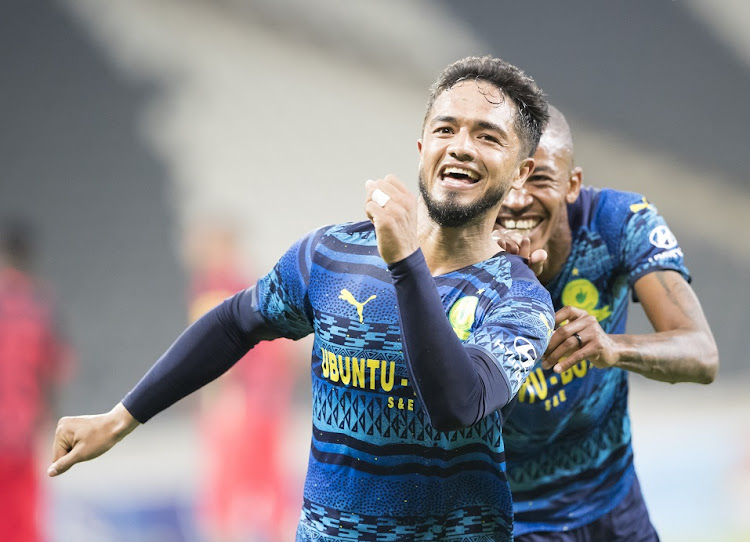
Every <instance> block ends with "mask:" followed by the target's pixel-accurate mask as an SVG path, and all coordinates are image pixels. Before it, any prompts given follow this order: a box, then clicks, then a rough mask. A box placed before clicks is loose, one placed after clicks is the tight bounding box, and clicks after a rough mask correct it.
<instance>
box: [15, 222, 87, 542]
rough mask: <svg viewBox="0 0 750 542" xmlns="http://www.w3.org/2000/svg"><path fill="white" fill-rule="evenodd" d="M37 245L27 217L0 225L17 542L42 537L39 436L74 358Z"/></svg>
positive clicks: (28, 541)
mask: <svg viewBox="0 0 750 542" xmlns="http://www.w3.org/2000/svg"><path fill="white" fill-rule="evenodd" d="M33 245H34V243H33V235H32V231H31V227H30V226H29V225H28V224H27V223H26V222H25V221H20V220H12V221H11V220H9V221H7V222H5V223H4V224H3V225H2V226H0V535H2V536H1V538H2V539H3V540H13V541H14V542H37V541H41V540H43V539H44V537H43V536H42V532H41V529H40V521H39V520H40V519H41V517H42V516H43V515H44V514H43V513H42V512H43V510H42V507H41V502H40V501H41V499H40V487H39V475H38V466H39V464H38V458H37V453H36V452H37V450H38V438H39V436H40V435H39V433H40V429H42V426H44V425H45V422H46V423H47V424H48V423H49V421H50V409H51V407H52V403H53V398H54V395H55V392H56V391H58V389H59V387H60V386H61V385H62V384H63V383H64V381H65V379H66V378H67V377H68V375H69V374H70V370H71V368H72V363H73V361H72V359H73V358H72V348H71V347H70V346H69V344H68V341H67V340H66V339H65V337H64V334H63V333H62V332H61V326H60V319H59V318H58V312H57V307H56V303H55V301H54V296H53V295H52V291H51V289H50V287H49V286H48V285H46V284H44V283H42V281H41V280H40V279H38V278H37V277H36V276H35V275H34V274H33V260H34V258H33V257H34V246H33Z"/></svg>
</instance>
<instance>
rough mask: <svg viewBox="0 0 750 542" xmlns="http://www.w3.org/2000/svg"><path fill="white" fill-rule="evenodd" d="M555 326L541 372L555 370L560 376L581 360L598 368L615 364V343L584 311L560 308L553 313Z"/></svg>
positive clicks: (594, 319)
mask: <svg viewBox="0 0 750 542" xmlns="http://www.w3.org/2000/svg"><path fill="white" fill-rule="evenodd" d="M555 326H556V328H555V331H554V333H553V334H552V337H551V338H550V341H549V346H548V347H547V351H546V352H545V353H544V356H543V357H542V367H543V368H544V369H549V368H551V367H554V371H555V372H556V373H562V372H563V371H567V370H568V369H570V368H571V367H573V366H574V365H575V364H576V363H578V362H579V361H581V360H584V359H587V360H589V361H590V362H591V363H592V364H593V365H594V366H595V367H598V368H600V369H604V368H607V367H612V366H614V365H615V364H616V363H617V354H616V351H615V343H614V341H613V340H612V339H611V338H610V336H609V335H608V334H607V333H606V332H605V331H604V330H603V329H602V326H600V325H599V322H597V320H596V318H594V317H593V316H591V315H590V314H589V313H587V312H586V311H584V310H583V309H577V308H575V307H563V308H562V309H560V310H559V311H557V313H556V314H555ZM576 334H577V335H578V338H577V337H576ZM579 338H580V341H579ZM579 343H580V344H579Z"/></svg>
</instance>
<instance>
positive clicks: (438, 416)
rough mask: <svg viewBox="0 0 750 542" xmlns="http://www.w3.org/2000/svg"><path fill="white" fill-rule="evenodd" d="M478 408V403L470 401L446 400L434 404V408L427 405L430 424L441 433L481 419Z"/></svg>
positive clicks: (468, 425) (463, 427) (469, 425)
mask: <svg viewBox="0 0 750 542" xmlns="http://www.w3.org/2000/svg"><path fill="white" fill-rule="evenodd" d="M472 405H473V407H474V408H472ZM476 410H477V408H476V403H473V402H470V401H465V402H461V401H445V402H443V403H441V404H439V405H432V408H430V407H428V406H427V405H425V411H426V412H427V417H428V418H429V419H430V424H431V425H432V427H433V428H434V429H435V430H436V431H439V432H441V433H447V432H448V431H460V430H461V429H466V428H467V427H471V426H472V425H474V424H475V423H477V422H478V421H479V420H480V419H481V416H478V415H477V412H476Z"/></svg>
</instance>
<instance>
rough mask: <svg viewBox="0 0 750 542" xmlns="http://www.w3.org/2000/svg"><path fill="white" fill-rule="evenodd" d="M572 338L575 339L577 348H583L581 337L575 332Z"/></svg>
mask: <svg viewBox="0 0 750 542" xmlns="http://www.w3.org/2000/svg"><path fill="white" fill-rule="evenodd" d="M573 337H575V338H576V340H577V341H578V348H581V347H582V346H583V340H582V339H581V336H580V335H579V334H578V333H577V332H576V333H573Z"/></svg>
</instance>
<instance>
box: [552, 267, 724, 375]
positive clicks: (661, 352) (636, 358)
mask: <svg viewBox="0 0 750 542" xmlns="http://www.w3.org/2000/svg"><path fill="white" fill-rule="evenodd" d="M634 289H635V293H636V295H637V296H638V299H639V300H640V302H641V305H643V309H644V311H645V312H646V315H647V316H648V318H649V320H650V321H651V324H652V325H653V327H654V331H655V332H654V333H649V334H642V335H629V334H626V335H608V334H607V333H605V332H604V330H602V328H601V326H600V325H599V323H598V322H597V321H596V318H594V317H593V316H591V315H589V314H588V313H586V312H585V311H583V310H581V309H577V308H574V307H563V308H562V309H560V310H559V311H558V312H557V314H556V315H555V323H556V324H557V326H559V327H557V329H556V330H555V332H554V334H553V335H552V338H551V340H550V344H549V347H548V348H547V352H546V353H545V358H544V361H543V367H544V368H545V369H549V368H550V367H554V370H555V372H558V373H560V372H562V371H565V370H567V369H569V368H570V367H572V366H573V365H575V364H576V363H578V362H579V361H581V360H584V359H588V360H589V361H590V362H591V363H593V364H594V366H596V367H600V368H606V367H620V368H621V369H626V370H628V371H633V372H635V373H639V374H642V375H643V376H645V377H647V378H651V379H653V380H661V381H663V382H672V383H674V382H697V383H701V384H709V383H711V382H713V380H714V378H715V377H716V373H717V371H718V367H719V353H718V350H717V348H716V342H715V341H714V338H713V334H712V333H711V329H710V327H709V325H708V322H707V321H706V317H705V316H704V314H703V309H702V308H701V305H700V302H699V300H698V297H697V296H696V295H695V292H694V291H693V289H692V288H691V287H690V285H689V284H688V283H687V281H686V280H685V279H684V278H683V277H682V275H680V274H679V273H677V272H676V271H655V272H652V273H649V274H647V275H644V276H643V277H641V278H640V279H638V281H636V283H635V285H634ZM566 320H567V323H566V324H565V325H561V324H562V323H563V322H565V321H566ZM576 334H577V335H578V337H580V345H579V340H578V338H576ZM566 356H567V357H566Z"/></svg>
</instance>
